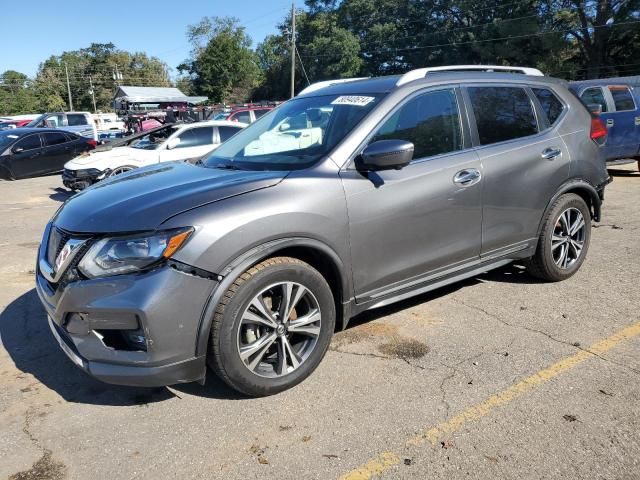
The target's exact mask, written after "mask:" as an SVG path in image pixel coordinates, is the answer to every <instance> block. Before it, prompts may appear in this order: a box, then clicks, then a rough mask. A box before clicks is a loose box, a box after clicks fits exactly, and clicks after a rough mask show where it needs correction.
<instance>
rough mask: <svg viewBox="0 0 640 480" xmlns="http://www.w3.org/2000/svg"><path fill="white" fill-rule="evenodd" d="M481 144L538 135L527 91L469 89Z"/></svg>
mask: <svg viewBox="0 0 640 480" xmlns="http://www.w3.org/2000/svg"><path fill="white" fill-rule="evenodd" d="M469 96H470V97H471V105H472V106H473V112H474V116H475V119H476V125H477V128H478V136H479V138H480V144H481V145H488V144H490V143H497V142H504V141H507V140H513V139H516V138H521V137H528V136H529V135H535V134H536V133H538V122H537V121H536V116H535V113H534V111H533V105H532V104H531V99H529V95H527V92H526V91H525V90H524V89H523V88H520V87H469Z"/></svg>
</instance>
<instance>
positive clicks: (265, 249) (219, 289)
mask: <svg viewBox="0 0 640 480" xmlns="http://www.w3.org/2000/svg"><path fill="white" fill-rule="evenodd" d="M291 247H302V248H309V249H315V250H317V251H319V252H321V253H323V254H324V255H327V256H328V257H330V258H331V260H332V261H333V262H334V264H335V266H336V267H337V269H338V272H339V277H340V282H341V285H340V287H341V288H340V290H341V292H342V298H341V299H338V300H339V303H341V304H342V305H343V312H342V314H343V323H344V324H345V325H346V322H347V321H348V319H349V309H348V306H349V305H350V299H351V298H352V297H353V288H352V284H351V279H350V277H349V275H348V274H347V270H346V268H345V266H344V262H343V261H342V259H341V258H340V256H339V255H338V254H337V253H336V252H335V251H334V250H333V249H332V248H331V247H329V246H328V245H326V244H325V243H323V242H321V241H319V240H316V239H313V238H307V237H292V238H282V239H278V240H272V241H270V242H267V243H264V244H262V245H259V246H257V247H253V248H251V249H250V250H248V251H246V252H244V253H243V254H241V255H239V256H238V257H237V258H236V259H234V260H233V261H231V262H230V263H229V264H228V265H227V266H226V267H224V268H223V269H222V270H221V271H220V272H217V273H218V284H217V285H216V286H215V288H214V289H213V291H212V292H211V294H210V295H209V298H208V299H207V302H206V303H205V306H204V308H203V311H202V317H201V318H200V325H199V328H198V336H197V338H196V355H204V354H205V353H206V351H207V345H208V342H209V333H210V331H211V323H212V322H213V316H214V313H215V310H216V308H217V306H218V303H219V302H220V299H221V298H222V296H223V295H224V293H225V292H226V291H227V290H228V289H229V287H231V285H232V284H233V282H234V281H235V280H236V278H238V277H239V276H240V275H241V274H242V273H244V272H245V271H246V270H247V269H248V268H250V267H251V266H252V265H255V264H256V263H259V262H260V261H262V260H264V259H266V258H269V257H270V256H272V255H273V254H274V253H276V252H278V251H282V250H284V249H286V248H291Z"/></svg>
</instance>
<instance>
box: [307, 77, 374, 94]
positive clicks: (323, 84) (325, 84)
mask: <svg viewBox="0 0 640 480" xmlns="http://www.w3.org/2000/svg"><path fill="white" fill-rule="evenodd" d="M367 78H369V77H359V78H338V79H336V80H325V81H324V82H316V83H312V84H311V85H309V86H308V87H307V88H305V89H304V90H302V91H301V92H300V93H298V95H303V94H305V93H310V92H315V91H316V90H320V89H321V88H324V87H329V86H331V85H337V84H339V83H347V82H355V81H356V80H366V79H367Z"/></svg>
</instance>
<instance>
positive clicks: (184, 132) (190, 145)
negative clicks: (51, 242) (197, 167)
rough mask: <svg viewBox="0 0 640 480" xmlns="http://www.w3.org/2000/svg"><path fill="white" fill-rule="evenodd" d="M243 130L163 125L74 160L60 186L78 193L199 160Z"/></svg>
mask: <svg viewBox="0 0 640 480" xmlns="http://www.w3.org/2000/svg"><path fill="white" fill-rule="evenodd" d="M244 127H246V125H245V124H243V123H238V122H227V121H206V122H197V123H188V124H177V125H176V124H172V125H167V126H166V127H163V128H160V129H156V130H154V131H152V132H149V133H148V134H147V135H144V136H142V137H140V138H138V139H137V140H135V141H134V142H132V143H131V144H130V145H128V146H126V147H115V148H112V149H110V150H103V151H99V150H96V151H93V152H91V153H89V154H87V155H81V156H79V157H76V158H74V159H73V160H71V161H69V162H67V163H66V164H65V166H64V172H63V174H62V183H64V185H65V187H67V188H69V189H71V190H82V189H84V188H87V187H88V186H90V185H92V184H94V183H96V182H98V181H100V180H102V179H104V178H107V177H111V176H114V175H118V174H120V173H123V172H127V171H129V170H133V169H134V168H139V167H145V166H147V165H153V164H155V163H158V162H169V161H174V160H189V159H195V158H200V157H202V156H204V155H205V154H207V153H209V152H211V151H212V150H215V149H216V148H217V147H218V146H219V145H220V144H221V143H222V142H224V141H225V140H227V139H228V138H229V137H231V136H233V135H234V134H235V133H237V132H238V131H239V130H240V129H242V128H244Z"/></svg>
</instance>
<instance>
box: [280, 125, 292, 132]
mask: <svg viewBox="0 0 640 480" xmlns="http://www.w3.org/2000/svg"><path fill="white" fill-rule="evenodd" d="M290 128H291V125H289V124H288V123H282V124H280V126H279V127H278V130H280V131H281V132H285V131H287V130H289V129H290Z"/></svg>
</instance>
